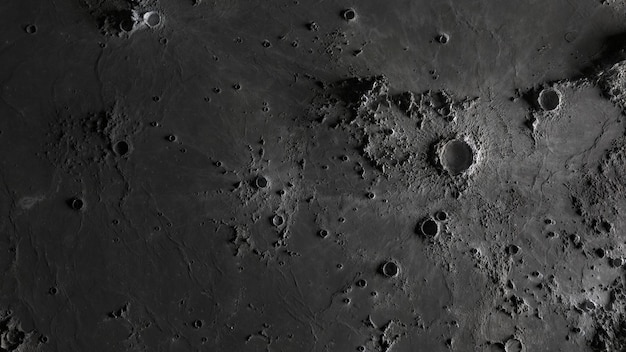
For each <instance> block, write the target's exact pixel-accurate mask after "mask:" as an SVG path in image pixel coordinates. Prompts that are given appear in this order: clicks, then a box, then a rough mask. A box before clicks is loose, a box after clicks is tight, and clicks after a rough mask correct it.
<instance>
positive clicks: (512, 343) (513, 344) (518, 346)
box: [504, 338, 524, 352]
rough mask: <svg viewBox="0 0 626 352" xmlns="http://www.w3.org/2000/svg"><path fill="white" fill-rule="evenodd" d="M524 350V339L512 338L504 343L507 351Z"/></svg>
mask: <svg viewBox="0 0 626 352" xmlns="http://www.w3.org/2000/svg"><path fill="white" fill-rule="evenodd" d="M523 350H524V345H523V344H522V341H520V340H518V339H516V338H510V339H508V340H507V341H506V343H505V344H504V351H505V352H522V351H523Z"/></svg>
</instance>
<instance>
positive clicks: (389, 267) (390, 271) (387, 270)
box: [380, 260, 400, 277]
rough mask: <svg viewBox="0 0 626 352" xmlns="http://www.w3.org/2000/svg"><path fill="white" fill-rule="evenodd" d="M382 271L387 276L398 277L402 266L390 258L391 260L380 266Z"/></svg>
mask: <svg viewBox="0 0 626 352" xmlns="http://www.w3.org/2000/svg"><path fill="white" fill-rule="evenodd" d="M380 272H381V273H382V274H383V275H384V276H385V277H396V276H398V274H399V273H400V267H399V266H398V263H396V262H395V261H393V260H389V261H386V262H384V263H383V264H382V265H381V266H380Z"/></svg>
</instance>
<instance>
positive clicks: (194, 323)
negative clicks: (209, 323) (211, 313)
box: [191, 319, 202, 329]
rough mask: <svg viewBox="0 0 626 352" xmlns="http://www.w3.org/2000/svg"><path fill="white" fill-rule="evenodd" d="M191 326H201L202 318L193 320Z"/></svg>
mask: <svg viewBox="0 0 626 352" xmlns="http://www.w3.org/2000/svg"><path fill="white" fill-rule="evenodd" d="M191 326H193V328H194V329H200V328H201V327H202V320H200V319H197V320H194V321H193V323H191Z"/></svg>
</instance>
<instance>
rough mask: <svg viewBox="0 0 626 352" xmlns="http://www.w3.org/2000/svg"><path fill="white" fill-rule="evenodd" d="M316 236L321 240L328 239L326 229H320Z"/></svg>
mask: <svg viewBox="0 0 626 352" xmlns="http://www.w3.org/2000/svg"><path fill="white" fill-rule="evenodd" d="M317 235H318V236H320V237H321V238H326V237H328V235H330V233H329V232H328V230H326V229H321V230H319V231H318V232H317Z"/></svg>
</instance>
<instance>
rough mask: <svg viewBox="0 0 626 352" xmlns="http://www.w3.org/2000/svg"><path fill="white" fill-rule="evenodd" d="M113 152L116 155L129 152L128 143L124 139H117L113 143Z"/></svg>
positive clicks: (123, 154) (124, 154)
mask: <svg viewBox="0 0 626 352" xmlns="http://www.w3.org/2000/svg"><path fill="white" fill-rule="evenodd" d="M113 152H115V154H117V155H118V156H126V155H128V153H129V152H130V144H128V142H127V141H124V140H121V141H118V142H117V143H115V144H113Z"/></svg>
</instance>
